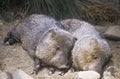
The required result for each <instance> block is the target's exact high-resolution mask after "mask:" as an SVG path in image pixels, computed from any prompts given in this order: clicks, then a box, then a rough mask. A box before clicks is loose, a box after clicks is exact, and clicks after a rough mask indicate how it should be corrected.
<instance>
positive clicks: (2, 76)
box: [0, 71, 9, 79]
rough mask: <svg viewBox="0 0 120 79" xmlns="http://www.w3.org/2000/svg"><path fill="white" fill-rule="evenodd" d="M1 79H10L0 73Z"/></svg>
mask: <svg viewBox="0 0 120 79" xmlns="http://www.w3.org/2000/svg"><path fill="white" fill-rule="evenodd" d="M0 79H9V78H8V76H7V74H6V73H4V72H2V71H0Z"/></svg>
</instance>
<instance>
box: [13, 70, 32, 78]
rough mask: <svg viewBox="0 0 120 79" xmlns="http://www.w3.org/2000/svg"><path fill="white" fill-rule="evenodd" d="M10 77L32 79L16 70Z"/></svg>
mask: <svg viewBox="0 0 120 79" xmlns="http://www.w3.org/2000/svg"><path fill="white" fill-rule="evenodd" d="M12 76H13V79H33V78H32V77H31V76H29V75H28V74H26V73H25V72H24V71H22V70H17V71H16V72H14V73H13V74H12Z"/></svg>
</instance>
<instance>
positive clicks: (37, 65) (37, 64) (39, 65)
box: [34, 57, 42, 74]
mask: <svg viewBox="0 0 120 79" xmlns="http://www.w3.org/2000/svg"><path fill="white" fill-rule="evenodd" d="M34 64H35V65H34V66H35V67H34V68H35V69H34V71H35V74H37V73H38V72H39V70H40V69H41V68H42V61H41V60H40V59H39V58H37V57H36V58H35V59H34Z"/></svg>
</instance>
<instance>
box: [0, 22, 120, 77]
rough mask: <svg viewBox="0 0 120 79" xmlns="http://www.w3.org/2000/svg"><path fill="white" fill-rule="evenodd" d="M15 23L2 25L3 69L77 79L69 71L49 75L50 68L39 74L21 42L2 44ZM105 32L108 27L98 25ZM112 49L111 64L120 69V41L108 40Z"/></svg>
mask: <svg viewBox="0 0 120 79" xmlns="http://www.w3.org/2000/svg"><path fill="white" fill-rule="evenodd" d="M12 25H13V23H9V24H5V25H1V26H0V69H1V70H3V71H9V72H12V73H13V72H15V71H16V70H17V69H22V70H23V71H25V72H26V73H27V74H29V75H31V76H33V77H34V78H35V79H75V76H74V74H73V72H71V71H69V72H68V73H66V74H65V75H64V76H59V75H58V73H59V72H55V74H53V75H51V76H49V75H48V70H47V69H43V70H42V71H40V72H39V73H38V74H37V75H35V74H33V66H34V64H33V61H32V59H31V58H30V57H29V55H28V54H27V52H26V51H24V50H23V49H22V47H21V45H20V44H15V45H13V46H4V45H2V40H3V39H4V37H5V36H6V34H7V32H8V31H9V30H10V29H11V28H12V27H13V26H12ZM97 28H98V29H99V30H100V31H101V33H103V32H104V31H105V30H106V28H107V27H97ZM108 42H109V44H110V47H111V49H112V53H113V57H112V58H111V65H112V66H115V67H116V68H117V70H118V71H120V41H108ZM119 75H120V72H117V73H116V75H115V76H116V77H119V78H118V79H120V76H119Z"/></svg>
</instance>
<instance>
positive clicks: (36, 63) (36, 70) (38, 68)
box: [28, 50, 42, 74]
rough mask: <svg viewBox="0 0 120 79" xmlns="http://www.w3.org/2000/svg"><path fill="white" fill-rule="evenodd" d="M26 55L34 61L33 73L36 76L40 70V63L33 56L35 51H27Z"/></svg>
mask: <svg viewBox="0 0 120 79" xmlns="http://www.w3.org/2000/svg"><path fill="white" fill-rule="evenodd" d="M28 54H29V55H30V57H31V58H32V59H33V60H34V71H35V73H36V74H37V73H38V72H39V70H40V69H41V68H42V61H41V60H40V59H39V58H38V57H36V56H35V50H29V52H28Z"/></svg>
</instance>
